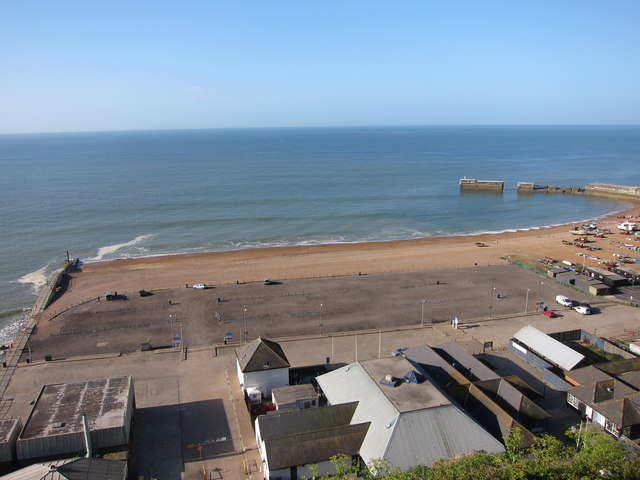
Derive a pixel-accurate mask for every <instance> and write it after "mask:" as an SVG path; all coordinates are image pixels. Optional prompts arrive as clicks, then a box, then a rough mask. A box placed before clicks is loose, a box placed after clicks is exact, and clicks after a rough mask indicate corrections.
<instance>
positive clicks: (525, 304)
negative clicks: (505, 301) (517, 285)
mask: <svg viewBox="0 0 640 480" xmlns="http://www.w3.org/2000/svg"><path fill="white" fill-rule="evenodd" d="M528 308H529V289H528V288H527V298H526V299H525V301H524V313H525V315H526V313H527V309H528Z"/></svg>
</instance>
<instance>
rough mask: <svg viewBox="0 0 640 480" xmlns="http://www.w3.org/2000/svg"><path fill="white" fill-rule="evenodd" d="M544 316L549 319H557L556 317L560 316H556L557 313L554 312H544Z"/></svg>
mask: <svg viewBox="0 0 640 480" xmlns="http://www.w3.org/2000/svg"><path fill="white" fill-rule="evenodd" d="M542 314H543V315H546V316H547V317H549V318H555V317H557V316H558V315H556V312H554V311H553V310H543V311H542Z"/></svg>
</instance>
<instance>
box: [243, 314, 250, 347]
mask: <svg viewBox="0 0 640 480" xmlns="http://www.w3.org/2000/svg"><path fill="white" fill-rule="evenodd" d="M243 308H244V311H243V312H242V319H243V320H244V335H243V336H244V343H247V337H248V335H249V332H248V331H247V306H246V305H243Z"/></svg>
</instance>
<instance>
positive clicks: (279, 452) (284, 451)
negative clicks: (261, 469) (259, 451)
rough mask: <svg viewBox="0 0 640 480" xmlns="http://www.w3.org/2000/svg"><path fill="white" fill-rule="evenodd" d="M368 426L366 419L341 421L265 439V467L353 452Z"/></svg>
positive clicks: (316, 459) (317, 460)
mask: <svg viewBox="0 0 640 480" xmlns="http://www.w3.org/2000/svg"><path fill="white" fill-rule="evenodd" d="M305 411H308V410H305ZM368 428H369V423H362V424H357V425H343V426H340V427H333V428H326V429H323V430H317V431H314V432H304V433H298V434H293V435H290V436H287V437H278V438H272V439H270V440H266V441H265V443H264V450H265V455H266V457H267V462H268V464H269V470H271V471H273V470H279V469H281V468H288V467H293V466H296V465H307V464H309V463H316V462H322V461H325V460H329V459H330V458H331V457H333V456H335V455H340V454H344V455H349V456H351V455H356V454H357V453H358V451H359V450H360V445H362V440H363V439H364V437H365V434H366V433H367V430H368Z"/></svg>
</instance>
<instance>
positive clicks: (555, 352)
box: [513, 325, 584, 370]
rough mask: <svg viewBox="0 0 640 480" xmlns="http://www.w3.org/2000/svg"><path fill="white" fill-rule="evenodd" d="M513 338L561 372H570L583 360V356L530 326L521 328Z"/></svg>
mask: <svg viewBox="0 0 640 480" xmlns="http://www.w3.org/2000/svg"><path fill="white" fill-rule="evenodd" d="M513 338H515V339H516V340H518V341H519V342H520V343H522V344H523V345H526V346H527V347H528V348H529V349H530V350H532V351H534V352H535V353H537V354H539V355H541V356H542V357H544V358H545V359H546V360H549V361H550V362H551V363H554V364H556V365H558V366H559V367H560V368H562V369H563V370H571V369H572V368H573V367H575V366H576V365H578V364H579V363H580V362H581V361H582V360H584V355H582V354H580V353H578V352H576V351H575V350H573V349H572V348H569V347H567V346H566V345H565V344H563V343H561V342H559V341H557V340H555V339H553V338H551V337H550V336H549V335H547V334H546V333H543V332H541V331H540V330H538V329H537V328H535V327H532V326H531V325H527V326H526V327H522V328H521V329H520V330H519V331H518V332H517V333H516V334H515V335H514V336H513Z"/></svg>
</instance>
